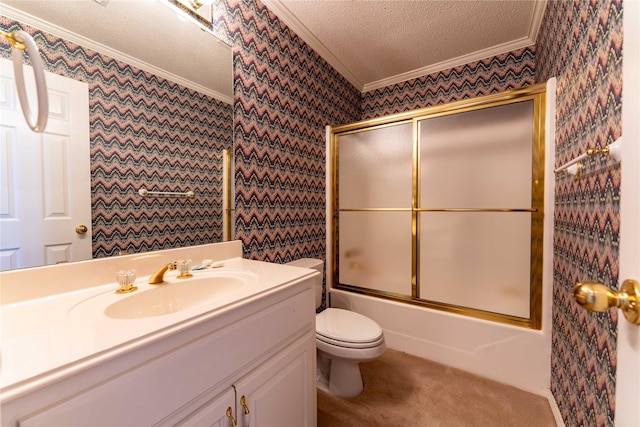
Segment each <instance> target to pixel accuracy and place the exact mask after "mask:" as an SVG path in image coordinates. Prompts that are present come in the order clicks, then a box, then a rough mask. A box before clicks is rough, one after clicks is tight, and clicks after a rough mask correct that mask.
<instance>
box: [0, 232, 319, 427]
mask: <svg viewBox="0 0 640 427" xmlns="http://www.w3.org/2000/svg"><path fill="white" fill-rule="evenodd" d="M241 251H242V247H241V243H240V242H238V241H235V242H226V243H220V244H210V245H203V246H197V247H192V248H183V249H173V250H166V251H158V252H153V253H151V254H141V255H127V256H122V257H112V258H105V259H100V260H93V261H84V262H79V263H75V264H68V265H59V266H49V267H40V268H34V269H25V270H15V271H11V272H5V273H2V274H1V275H0V279H1V282H0V296H1V297H2V298H1V301H2V306H1V311H0V313H1V315H2V319H1V320H2V336H1V337H2V347H1V357H2V365H1V369H2V379H1V380H0V381H1V384H0V386H1V388H2V392H1V394H0V401H1V404H2V425H3V426H4V425H15V422H16V421H17V420H18V419H20V420H23V419H25V418H24V417H27V418H28V419H30V418H31V416H32V415H33V414H35V413H38V411H39V410H40V408H44V407H49V406H52V407H53V409H51V410H47V411H45V412H44V413H45V418H42V419H40V421H38V420H39V418H38V416H39V415H38V416H36V417H35V420H36V421H33V424H29V422H27V425H39V424H38V423H39V422H45V421H46V422H49V421H50V420H51V419H53V420H55V419H65V418H55V417H60V416H63V417H66V416H68V414H67V415H65V411H68V410H71V414H73V416H74V417H75V414H76V413H82V412H83V411H84V410H80V409H78V408H81V407H85V406H86V407H87V408H93V410H97V411H98V412H99V411H100V410H101V409H100V408H101V407H100V405H99V404H98V403H97V400H100V399H97V398H98V397H100V396H102V397H103V398H106V399H108V400H109V405H112V404H113V405H115V407H118V404H120V403H122V402H121V400H122V399H119V398H118V397H117V396H119V395H120V393H118V392H117V390H118V386H117V384H119V383H118V382H119V381H120V382H122V381H121V380H120V379H119V378H129V377H127V375H129V374H131V377H130V378H142V379H144V378H147V379H150V378H155V377H157V376H161V377H167V378H172V377H174V376H178V377H181V375H180V371H181V370H185V372H186V371H188V370H189V369H193V366H194V364H195V365H197V364H198V363H201V362H202V364H203V366H204V368H201V369H204V371H208V370H211V373H204V372H203V377H207V376H208V377H210V378H209V380H210V382H206V381H205V380H200V381H198V380H195V379H193V378H191V379H189V378H188V375H187V374H186V373H185V375H183V376H184V377H185V379H184V380H183V381H184V387H186V389H187V390H189V391H188V392H186V394H185V395H184V396H181V397H180V398H179V401H172V400H167V399H169V397H167V398H164V397H163V398H162V399H165V400H164V402H165V403H164V405H165V406H167V408H166V409H163V410H161V411H159V413H158V414H152V412H149V413H148V414H147V415H144V414H143V415H141V417H142V418H138V419H140V420H143V419H144V420H152V419H153V420H156V421H159V420H160V419H161V418H162V417H164V416H167V415H168V414H169V412H171V411H172V410H177V409H178V408H180V407H181V406H182V405H184V404H187V406H189V405H191V406H192V407H191V408H190V409H189V410H181V411H178V412H177V415H175V416H174V418H175V419H174V421H179V420H180V419H182V418H184V417H187V416H190V414H191V412H193V411H195V408H198V407H200V406H201V404H202V403H203V402H200V401H199V400H198V399H196V400H197V402H196V401H194V402H193V403H191V402H188V401H189V399H191V398H195V397H198V396H200V394H201V393H202V392H203V391H205V390H207V389H212V390H214V389H215V390H217V388H216V387H218V386H220V385H221V383H220V381H222V382H224V381H223V380H224V379H225V378H227V377H228V376H229V375H230V374H233V373H235V374H237V375H235V379H236V380H237V379H242V378H243V375H244V374H246V372H249V371H250V370H251V369H254V368H256V367H258V365H260V363H267V364H271V365H274V366H275V365H277V361H275V360H276V359H278V357H279V356H280V353H282V354H284V357H285V358H286V357H289V358H290V361H294V360H297V361H298V362H299V364H300V366H301V367H300V369H299V370H298V371H295V372H296V373H294V374H292V375H295V377H294V378H295V379H294V383H295V384H297V385H298V386H299V387H298V388H295V387H294V389H296V390H297V391H296V393H298V392H300V387H302V388H303V389H305V390H306V391H305V393H302V394H304V395H305V396H306V395H309V396H311V391H310V390H311V389H312V390H313V401H311V400H310V397H309V396H306V397H305V402H304V405H302V407H303V409H304V410H305V411H308V410H311V409H313V412H314V414H313V418H314V419H315V379H314V375H315V357H314V355H315V334H314V332H315V331H314V323H313V316H314V310H313V300H314V295H313V289H312V286H311V284H312V279H313V278H314V277H315V276H317V275H318V273H315V272H314V271H312V270H308V269H303V268H297V267H289V266H282V265H277V264H269V263H264V262H260V261H252V260H246V259H242V258H240V255H241ZM181 258H191V259H193V260H194V261H196V260H198V262H199V260H200V259H212V260H213V261H214V262H215V263H222V264H223V266H222V267H220V268H216V269H207V270H203V271H198V272H194V278H198V277H200V278H201V277H204V276H207V275H208V276H209V277H211V276H229V275H232V276H233V275H235V276H236V277H240V278H246V279H247V283H246V284H245V285H244V286H240V287H239V290H237V291H236V290H235V289H234V290H233V291H232V292H231V293H230V294H228V295H226V296H223V297H221V298H220V299H218V300H216V301H214V302H211V303H206V302H205V303H196V304H194V305H192V306H190V307H186V308H184V309H182V310H179V311H177V312H174V313H170V314H165V315H159V316H150V317H142V318H135V319H116V318H110V317H108V316H106V315H105V314H104V312H102V311H100V310H99V309H98V308H97V306H96V305H95V304H96V302H95V301H105V303H107V304H108V303H110V302H113V301H118V300H122V299H123V298H127V297H130V296H135V295H140V293H142V292H145V291H149V292H152V291H153V289H159V287H161V286H175V287H176V289H177V287H178V286H181V283H185V284H186V283H187V281H188V280H189V279H185V281H184V282H180V283H177V282H178V281H177V280H176V279H175V276H176V275H177V272H175V271H173V272H168V273H167V274H166V275H165V278H166V279H167V281H168V282H169V284H167V285H149V284H147V283H146V280H145V279H146V278H145V277H144V276H148V275H149V274H151V273H153V272H154V271H155V270H157V269H158V267H160V266H162V265H163V264H164V263H167V262H170V261H174V260H176V259H181ZM124 268H135V269H136V270H137V271H138V279H137V281H136V286H138V288H139V290H138V291H135V292H134V293H131V294H124V295H118V294H115V290H116V289H117V288H118V285H117V284H116V283H114V274H115V272H116V271H117V270H121V269H124ZM185 286H186V285H185ZM96 298H97V300H96ZM112 300H113V301H112ZM94 308H95V310H93V309H94ZM92 310H93V311H95V313H94V312H92ZM302 312H304V313H308V314H301V313H302ZM247 319H254V320H252V321H249V320H247ZM245 323H246V327H245V326H240V325H245ZM243 328H244V329H243ZM228 329H231V330H232V331H231V332H229V333H227V332H225V331H227V330H228ZM235 329H242V332H244V333H245V335H244V336H245V339H243V340H239V339H238V336H239V335H236V332H237V331H235ZM252 331H259V334H260V335H261V336H263V338H260V337H258V336H256V337H255V338H251V337H250V334H252V333H255V332H252ZM247 334H249V335H247ZM247 342H249V343H250V344H251V348H250V349H247V348H245V347H247V345H249V344H246V343H247ZM193 343H198V344H193ZM283 343H288V344H287V345H284V344H283ZM236 347H237V348H236ZM291 348H296V349H297V350H296V351H298V353H295V354H294V353H291V351H292V350H290V349H291ZM285 349H286V351H285ZM285 353H286V354H285ZM241 354H242V355H241ZM157 359H160V360H163V361H165V362H166V361H168V362H166V363H169V364H171V363H173V364H174V365H175V367H174V368H173V369H171V370H170V371H164V370H163V369H162V368H161V366H163V364H164V363H165V362H162V363H160V364H159V366H156V365H158V363H157ZM189 360H192V361H193V363H188V361H189ZM278 360H279V359H278ZM287 360H289V359H287ZM185 362H187V365H190V366H191V368H190V367H184V368H182V367H181V365H183V364H184V363H185ZM254 362H255V363H254ZM288 363H289V362H287V363H286V364H288ZM292 363H293V362H292ZM147 365H149V367H147ZM213 365H215V366H213ZM271 365H269V366H271ZM153 366H156V368H152V367H153ZM225 367H226V368H227V369H225ZM213 368H215V369H213ZM274 369H276V368H274ZM278 369H279V368H278ZM125 374H127V375H125ZM227 379H229V378H227ZM153 381H155V380H153ZM162 381H165V382H166V380H160V382H162ZM175 381H178V382H179V381H180V380H177V379H176V380H175ZM125 382H126V381H125ZM232 382H233V380H232ZM137 383H138V380H136V384H137ZM146 383H149V384H151V382H149V381H147V380H144V381H142V384H146ZM233 384H235V383H233ZM231 385H232V384H231V383H229V384H226V386H231ZM305 385H308V386H309V388H308V389H307V388H305V387H304V386H305ZM141 387H142V386H141ZM146 387H147V388H148V389H147V390H146V391H143V393H144V394H151V395H153V396H155V395H163V396H164V395H165V394H166V395H176V392H173V391H169V390H165V389H163V388H161V387H159V388H156V389H154V386H146ZM149 387H151V388H149ZM156 387H157V385H156ZM169 388H171V387H169ZM178 388H179V387H178ZM227 388H228V387H227ZM114 390H115V391H116V394H115V396H113V392H114ZM121 391H124V390H121ZM303 391H304V390H303ZM87 393H88V394H87ZM128 393H129V390H127V393H122V394H128ZM211 393H213V394H214V395H215V393H214V392H210V393H209V398H211ZM85 394H87V396H94V397H96V399H93V398H91V399H90V397H86V398H85V397H83V398H82V399H80V398H79V397H78V396H84V395H85ZM178 394H180V393H178ZM131 396H132V399H133V400H135V402H136V405H134V406H135V408H134V409H135V411H137V410H138V409H137V406H140V407H141V408H142V409H143V412H144V408H147V407H148V408H149V409H151V408H152V406H154V405H152V406H146V405H151V404H152V403H153V402H152V400H153V399H155V397H153V396H149V397H142V396H138V395H135V393H131ZM156 397H157V396H156ZM238 398H239V397H238ZM78 399H80V400H78ZM83 399H84V400H86V399H90V400H89V401H87V402H85V401H83ZM145 402H147V403H145ZM96 405H98V406H96ZM76 406H77V408H76ZM160 406H162V405H160ZM115 407H114V408H115ZM234 407H235V406H234ZM312 407H313V408H312ZM59 408H63V409H59ZM69 408H71V409H69ZM74 408H75V409H74ZM134 409H132V410H131V411H132V413H133V412H135V411H134ZM87 411H89V410H87ZM87 411H84V412H87ZM125 412H126V409H125ZM51 414H53V415H51ZM128 415H132V414H128ZM298 415H300V414H298ZM90 416H91V415H90ZM93 416H95V415H93ZM137 416H138V415H135V417H137ZM145 416H153V417H157V418H144V417H145ZM302 416H306V415H302ZM46 417H53V418H46ZM135 417H134V418H135ZM74 419H76V418H74ZM89 419H91V418H89ZM127 419H128V418H127ZM132 419H133V418H132ZM78 420H81V418H78ZM112 421H113V419H112Z"/></svg>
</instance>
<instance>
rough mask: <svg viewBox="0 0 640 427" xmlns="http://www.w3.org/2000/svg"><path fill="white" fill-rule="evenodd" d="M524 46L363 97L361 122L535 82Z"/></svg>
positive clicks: (528, 51) (532, 52)
mask: <svg viewBox="0 0 640 427" xmlns="http://www.w3.org/2000/svg"><path fill="white" fill-rule="evenodd" d="M535 56H536V55H535V49H534V48H533V47H527V48H523V49H519V50H515V51H512V52H509V53H505V54H502V55H498V56H495V57H490V58H486V59H483V60H481V61H476V62H473V63H470V64H465V65H461V66H459V67H455V68H450V69H448V70H444V71H440V72H437V73H433V74H429V75H426V76H423V77H418V78H415V79H412V80H408V81H405V82H402V83H397V84H395V85H392V86H387V87H384V88H379V89H375V90H372V91H369V92H366V93H363V94H362V119H363V120H364V119H371V118H374V117H380V116H386V115H388V114H394V113H400V112H402V111H411V110H416V109H418V108H424V107H430V106H432V105H438V104H444V103H447V102H453V101H460V100H462V99H468V98H474V97H477V96H483V95H489V94H492V93H498V92H504V91H506V90H510V89H517V88H521V87H523V86H528V85H531V84H533V83H534V82H535V75H534V73H535Z"/></svg>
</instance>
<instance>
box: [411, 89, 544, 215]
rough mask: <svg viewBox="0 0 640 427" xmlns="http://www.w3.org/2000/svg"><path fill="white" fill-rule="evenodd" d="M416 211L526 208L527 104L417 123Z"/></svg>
mask: <svg viewBox="0 0 640 427" xmlns="http://www.w3.org/2000/svg"><path fill="white" fill-rule="evenodd" d="M418 132H419V137H420V167H421V170H420V175H421V177H420V207H421V208H529V207H531V174H532V143H533V101H524V102H519V103H516V104H510V105H504V106H500V107H492V108H487V109H483V110H476V111H469V112H465V113H458V114H452V115H448V116H443V117H436V118H432V119H425V120H421V121H420V122H419V131H418Z"/></svg>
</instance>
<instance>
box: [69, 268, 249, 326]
mask: <svg viewBox="0 0 640 427" xmlns="http://www.w3.org/2000/svg"><path fill="white" fill-rule="evenodd" d="M255 281H257V276H256V275H255V274H254V273H250V272H244V271H220V272H216V273H196V274H194V276H193V277H190V278H186V279H178V278H176V277H173V278H170V279H168V280H167V281H166V283H165V284H161V285H146V284H142V285H140V284H139V285H138V286H140V288H141V289H140V290H138V291H135V292H133V293H131V294H127V295H122V294H120V295H119V294H116V293H115V292H114V290H115V288H114V289H113V290H110V291H108V292H103V293H101V294H99V295H96V296H94V297H92V298H89V299H87V300H85V301H83V302H81V303H79V304H77V305H75V306H74V307H73V308H72V309H71V311H72V313H73V314H76V315H81V316H82V317H85V316H88V315H90V314H91V313H100V312H103V313H104V315H106V316H107V317H109V318H112V319H139V318H145V317H154V316H163V315H167V314H171V313H176V312H180V311H183V310H187V309H190V308H192V307H196V306H202V305H213V304H215V303H216V302H222V301H224V300H230V299H233V298H235V297H236V296H239V295H241V294H244V293H245V291H246V288H247V287H248V286H249V285H250V284H252V283H254V282H255Z"/></svg>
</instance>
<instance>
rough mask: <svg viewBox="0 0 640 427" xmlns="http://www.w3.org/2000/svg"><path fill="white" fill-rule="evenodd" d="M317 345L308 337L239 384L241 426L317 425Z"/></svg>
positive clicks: (288, 348)
mask: <svg viewBox="0 0 640 427" xmlns="http://www.w3.org/2000/svg"><path fill="white" fill-rule="evenodd" d="M315 355H316V343H315V336H312V335H311V334H306V335H305V336H304V337H302V338H300V339H298V340H297V341H295V342H294V343H292V345H290V346H289V347H287V348H286V349H285V350H283V351H282V352H281V353H279V354H277V355H276V356H274V357H273V358H272V359H270V360H269V361H267V362H265V363H264V364H262V365H260V366H259V367H258V368H256V369H255V370H253V371H252V372H251V373H250V374H248V375H247V376H245V377H244V378H243V379H242V380H240V381H238V382H236V384H235V385H234V388H235V389H236V397H237V401H238V413H239V415H238V416H239V420H238V425H239V426H243V427H249V426H251V427H271V426H278V427H314V426H315V425H316V382H315V371H316V368H315V366H316V360H315Z"/></svg>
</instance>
